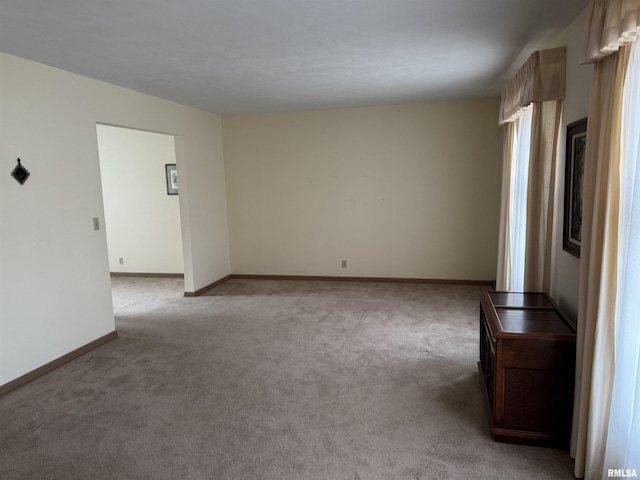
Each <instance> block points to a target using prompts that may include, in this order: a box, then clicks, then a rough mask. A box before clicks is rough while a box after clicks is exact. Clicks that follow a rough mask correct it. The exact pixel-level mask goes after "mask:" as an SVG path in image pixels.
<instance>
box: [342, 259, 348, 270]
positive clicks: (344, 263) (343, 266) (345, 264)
mask: <svg viewBox="0 0 640 480" xmlns="http://www.w3.org/2000/svg"><path fill="white" fill-rule="evenodd" d="M342 268H347V261H346V260H342Z"/></svg>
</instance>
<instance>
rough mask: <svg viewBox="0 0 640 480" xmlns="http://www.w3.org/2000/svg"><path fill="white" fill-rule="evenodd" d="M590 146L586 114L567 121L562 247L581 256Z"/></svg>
mask: <svg viewBox="0 0 640 480" xmlns="http://www.w3.org/2000/svg"><path fill="white" fill-rule="evenodd" d="M586 149H587V119H586V117H585V118H583V119H581V120H578V121H576V122H573V123H570V124H569V125H567V154H566V160H565V161H566V163H565V174H564V231H563V235H562V248H563V249H564V250H566V251H567V252H569V253H571V254H572V255H575V256H576V257H578V258H580V246H581V244H582V196H583V188H584V160H585V152H586Z"/></svg>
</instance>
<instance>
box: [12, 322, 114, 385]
mask: <svg viewBox="0 0 640 480" xmlns="http://www.w3.org/2000/svg"><path fill="white" fill-rule="evenodd" d="M117 337H118V332H116V331H115V330H114V331H113V332H111V333H107V334H106V335H104V336H102V337H100V338H97V339H95V340H94V341H93V342H89V343H87V344H86V345H83V346H82V347H80V348H76V349H75V350H73V351H72V352H69V353H67V354H66V355H63V356H61V357H59V358H56V359H55V360H53V361H51V362H49V363H47V364H45V365H43V366H41V367H39V368H36V369H35V370H32V371H30V372H28V373H25V374H24V375H22V376H21V377H18V378H16V379H15V380H11V381H10V382H9V383H5V384H4V385H0V397H1V396H2V395H5V394H7V393H9V392H10V391H12V390H15V389H16V388H18V387H21V386H23V385H26V384H27V383H29V382H31V381H32V380H35V379H36V378H38V377H41V376H42V375H44V374H45V373H49V372H50V371H51V370H55V369H56V368H58V367H60V366H62V365H64V364H65V363H67V362H70V361H71V360H73V359H74V358H78V357H79V356H81V355H84V354H85V353H87V352H89V351H91V350H93V349H94V348H97V347H99V346H100V345H104V344H105V343H107V342H109V341H111V340H113V339H114V338H117Z"/></svg>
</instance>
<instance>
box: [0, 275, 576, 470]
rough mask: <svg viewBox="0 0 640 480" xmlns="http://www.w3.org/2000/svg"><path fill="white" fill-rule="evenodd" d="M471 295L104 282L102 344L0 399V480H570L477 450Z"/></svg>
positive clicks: (357, 286)
mask: <svg viewBox="0 0 640 480" xmlns="http://www.w3.org/2000/svg"><path fill="white" fill-rule="evenodd" d="M478 288H479V287H471V286H441V285H418V284H387V283H346V282H345V283H343V282H309V281H297V282H293V281H260V280H243V281H239V280H232V281H230V282H228V283H227V284H224V285H221V286H220V287H218V288H216V289H214V290H212V291H210V292H208V294H207V295H205V296H202V297H197V298H184V297H183V296H182V292H183V285H182V280H181V279H171V278H169V279H167V278H127V277H117V278H114V279H113V292H114V305H115V312H116V326H117V329H118V332H119V334H120V337H119V338H118V339H117V340H114V341H112V342H110V343H108V344H107V345H104V346H102V347H100V348H98V349H96V350H94V351H92V352H90V353H88V354H87V355H85V356H83V357H81V358H78V359H76V360H74V361H73V362H71V363H69V364H67V365H65V366H63V367H61V368H59V369H58V370H56V371H54V372H52V373H50V374H47V375H45V376H44V377H41V378H39V379H37V380H35V381H34V382H32V383H31V384H29V385H27V386H24V387H22V388H20V389H18V390H16V391H14V392H11V393H9V394H7V395H5V396H4V397H1V398H0V478H2V479H3V480H10V479H65V480H70V479H82V480H89V479H154V480H156V479H171V480H174V479H263V480H275V479H292V480H293V479H330V480H334V479H335V480H358V479H359V480H374V479H377V480H378V479H379V480H383V479H384V480H387V479H389V480H390V479H406V480H425V479H508V480H512V479H531V480H540V479H571V478H573V475H572V465H573V464H572V460H571V459H570V458H569V455H568V453H567V452H566V451H561V450H552V449H545V448H537V447H529V446H519V445H508V444H500V443H495V442H494V441H493V440H492V439H491V437H490V435H489V429H488V421H487V412H486V410H485V404H484V398H483V396H482V395H483V394H482V391H481V388H480V383H479V378H478V376H479V374H478V370H477V366H476V362H477V358H478V318H477V317H478V298H477V290H478ZM25 348H28V346H27V345H25Z"/></svg>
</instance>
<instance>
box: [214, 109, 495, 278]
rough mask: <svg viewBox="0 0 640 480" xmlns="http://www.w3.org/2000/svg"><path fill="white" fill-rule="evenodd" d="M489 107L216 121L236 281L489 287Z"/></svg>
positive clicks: (491, 121) (492, 265) (491, 271)
mask: <svg viewBox="0 0 640 480" xmlns="http://www.w3.org/2000/svg"><path fill="white" fill-rule="evenodd" d="M498 104H499V100H498V99H494V98H492V99H481V100H468V101H450V102H433V103H423V104H411V105H396V106H381V107H368V108H353V109H338V110H326V111H310V112H297V113H278V114H260V115H231V116H224V117H223V136H224V158H225V171H226V175H227V177H226V178H227V199H228V209H229V235H230V246H231V250H230V251H231V264H232V271H233V273H236V274H274V275H322V276H362V277H401V278H427V279H452V280H493V279H495V271H496V251H497V234H498V214H499V194H500V178H501V139H502V137H501V130H500V128H499V127H498V125H497V112H498ZM342 260H347V268H346V269H343V268H342V263H341V261H342Z"/></svg>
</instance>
